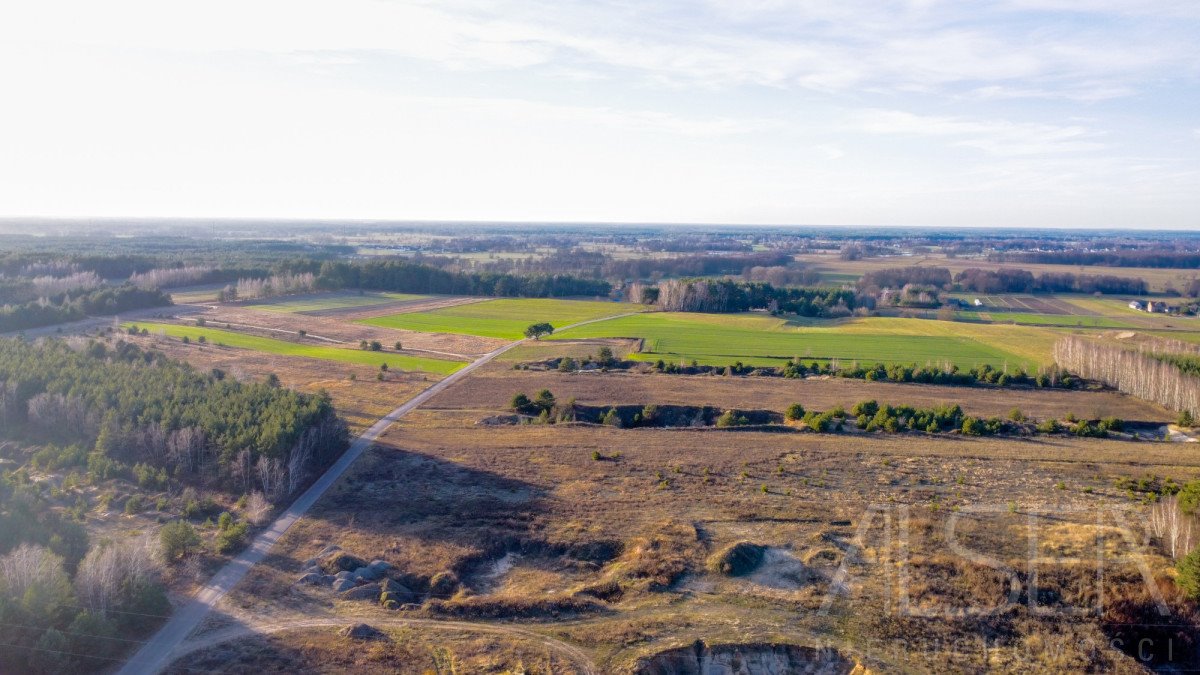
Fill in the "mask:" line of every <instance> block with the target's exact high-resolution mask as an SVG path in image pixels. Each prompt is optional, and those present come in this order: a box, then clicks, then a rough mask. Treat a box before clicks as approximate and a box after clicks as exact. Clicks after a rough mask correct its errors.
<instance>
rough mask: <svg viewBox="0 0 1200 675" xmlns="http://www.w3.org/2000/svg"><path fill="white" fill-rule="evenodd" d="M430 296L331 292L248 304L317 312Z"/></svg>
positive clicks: (251, 306)
mask: <svg viewBox="0 0 1200 675" xmlns="http://www.w3.org/2000/svg"><path fill="white" fill-rule="evenodd" d="M428 297H429V296H428V295H411V294H408V293H364V294H363V295H357V294H349V293H330V294H328V295H309V296H305V297H302V298H296V299H294V300H281V301H279V302H262V303H258V304H254V305H247V307H249V308H250V309H261V310H265V311H268V312H316V311H321V310H325V309H343V308H347V307H370V306H371V305H382V304H385V303H389V302H397V301H400V300H423V299H425V298H428Z"/></svg>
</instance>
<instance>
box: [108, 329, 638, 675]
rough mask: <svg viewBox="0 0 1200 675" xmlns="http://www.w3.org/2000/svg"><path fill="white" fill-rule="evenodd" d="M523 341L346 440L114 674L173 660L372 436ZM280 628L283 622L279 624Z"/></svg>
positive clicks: (149, 669) (137, 673)
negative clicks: (272, 519) (267, 523)
mask: <svg viewBox="0 0 1200 675" xmlns="http://www.w3.org/2000/svg"><path fill="white" fill-rule="evenodd" d="M635 313H636V312H631V313H626V314H620V315H617V316H610V317H604V318H601V319H592V320H590V321H582V322H580V323H577V324H572V325H570V326H566V327H564V328H561V329H559V330H566V329H567V328H574V327H576V326H583V325H587V324H591V323H598V322H600V321H608V320H610V319H616V318H619V317H622V316H630V315H631V314H635ZM525 342H527V340H518V341H516V342H513V343H510V344H507V345H504V346H503V347H500V348H499V349H495V350H493V351H491V352H488V353H487V354H484V355H483V356H481V357H480V358H478V359H476V360H475V361H473V362H471V364H470V365H468V366H466V367H465V368H463V369H462V370H459V371H457V372H455V373H454V374H452V375H450V376H449V377H447V378H445V379H444V380H441V381H439V382H436V383H434V384H433V385H432V386H430V387H429V388H427V389H425V390H424V391H422V392H421V393H420V394H417V395H416V396H414V397H413V398H411V399H409V400H408V401H407V402H405V403H404V404H403V405H401V406H400V407H398V408H396V409H395V410H393V411H391V412H390V413H388V414H387V415H386V416H384V417H383V418H382V419H380V420H379V421H378V422H376V423H375V424H373V425H372V426H371V428H369V429H367V430H366V431H365V432H363V434H362V435H361V436H359V437H358V438H356V439H355V440H354V442H353V443H351V444H350V448H349V449H347V450H346V452H345V453H344V454H342V456H341V457H340V458H339V459H338V460H337V461H336V462H334V464H333V466H331V467H329V469H328V470H326V471H325V473H324V474H322V475H321V477H320V478H318V479H317V480H316V482H314V483H313V484H312V485H311V486H310V487H309V488H308V489H307V490H305V491H304V493H303V494H302V495H300V496H299V497H298V498H297V499H296V501H295V502H293V503H292V505H291V506H290V507H288V509H287V510H286V511H284V512H283V514H281V515H280V516H279V517H278V518H277V519H276V520H275V522H273V523H271V525H270V526H269V527H268V528H267V529H265V530H263V531H262V532H260V533H259V534H258V536H256V537H255V538H254V541H253V542H252V543H251V544H250V546H249V547H247V548H246V549H245V550H243V551H242V552H241V553H239V554H238V555H237V556H236V557H234V558H233V560H230V561H229V562H228V563H226V564H225V566H224V567H222V568H221V569H220V571H218V572H217V573H216V575H214V576H213V578H212V579H210V580H209V582H208V583H207V584H205V585H204V587H203V588H201V589H200V590H199V591H197V592H196V594H195V595H193V596H192V597H191V598H190V599H189V600H188V601H187V602H186V603H184V604H183V605H182V606H181V607H178V608H177V609H176V610H175V612H174V614H172V616H171V618H170V619H169V620H168V621H167V623H166V624H164V625H163V627H162V628H160V629H159V630H158V632H157V633H155V634H154V636H153V637H151V638H150V640H149V641H147V642H146V643H145V644H144V645H142V647H141V648H140V649H139V650H138V651H137V653H135V654H134V655H133V657H131V658H130V659H129V661H127V662H126V663H125V665H124V666H123V667H122V668H121V670H119V671H118V675H143V674H149V673H157V672H159V671H160V670H162V669H163V668H164V667H165V666H166V665H167V664H168V663H170V661H171V659H173V658H175V654H176V651H177V650H178V648H179V647H180V646H181V645H182V644H183V642H184V640H186V639H187V637H188V635H190V634H191V633H192V631H193V630H195V629H196V627H197V626H199V625H200V622H201V621H203V620H204V617H206V616H208V613H209V612H210V611H212V609H213V607H215V606H216V604H217V602H218V601H219V600H220V599H221V598H223V597H224V596H225V594H227V593H228V592H229V591H230V590H232V589H233V587H234V586H236V585H237V583H238V582H239V581H241V580H242V578H243V577H245V576H246V573H247V572H249V571H250V568H251V567H253V566H254V565H256V564H258V563H259V562H261V561H262V560H263V558H265V557H266V555H267V553H268V552H269V551H270V550H271V547H273V546H274V545H275V542H277V541H279V538H280V537H282V536H283V534H284V533H285V532H287V530H288V528H290V527H291V526H292V525H293V524H295V522H296V521H297V520H299V519H300V518H301V517H303V516H304V514H305V513H307V512H308V510H309V509H310V508H312V505H313V504H315V503H316V501H317V500H318V499H320V498H321V495H323V494H325V491H326V490H328V489H329V488H330V487H331V486H332V485H333V484H334V482H336V481H337V479H338V478H340V477H341V476H342V474H343V473H345V471H346V469H348V468H349V467H350V465H351V464H353V463H354V461H355V460H356V459H358V457H359V456H360V455H362V453H363V451H365V450H366V449H367V448H369V447H371V445H372V444H373V443H374V442H375V439H377V438H379V436H380V435H381V434H383V432H384V431H386V430H387V428H388V427H390V426H391V425H392V424H393V423H394V422H396V421H397V420H399V419H400V418H401V417H403V416H405V415H407V414H408V413H409V412H411V411H413V410H415V409H416V408H418V407H420V406H421V405H422V404H424V403H425V402H426V401H428V400H429V399H431V398H433V397H434V396H437V395H438V394H439V393H440V392H442V391H444V390H445V389H447V388H449V387H451V386H453V385H454V384H455V383H457V382H458V381H459V380H462V379H463V378H465V377H467V376H469V375H470V374H471V373H472V372H473V371H474V370H475V369H476V368H479V367H481V366H483V365H484V364H486V363H488V362H490V361H491V360H492V359H494V358H496V357H497V356H500V355H501V354H503V353H504V352H507V351H508V350H510V349H512V348H514V347H516V346H518V345H521V344H524V343H525ZM264 625H266V624H264ZM293 625H295V624H293ZM286 627H287V626H284V628H286ZM281 629H282V628H281Z"/></svg>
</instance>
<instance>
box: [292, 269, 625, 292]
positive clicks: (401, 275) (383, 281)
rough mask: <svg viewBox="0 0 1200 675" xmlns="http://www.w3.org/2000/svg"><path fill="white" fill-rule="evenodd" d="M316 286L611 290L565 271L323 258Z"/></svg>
mask: <svg viewBox="0 0 1200 675" xmlns="http://www.w3.org/2000/svg"><path fill="white" fill-rule="evenodd" d="M316 285H317V286H318V287H320V288H361V289H370V290H377V291H394V292H400V293H437V294H446V295H483V296H495V297H523V298H553V297H566V296H575V295H578V296H601V295H608V293H609V292H610V291H611V290H612V286H611V285H610V284H609V283H608V282H607V281H602V280H596V279H581V278H579V277H574V276H570V275H566V274H546V275H535V276H518V275H514V274H494V273H477V272H453V271H448V270H443V269H438V268H436V267H433V266H430V265H422V264H417V263H413V262H409V261H406V260H373V261H369V262H364V263H350V262H336V261H326V262H325V263H323V264H322V265H321V267H320V272H319V273H318V275H317V279H316Z"/></svg>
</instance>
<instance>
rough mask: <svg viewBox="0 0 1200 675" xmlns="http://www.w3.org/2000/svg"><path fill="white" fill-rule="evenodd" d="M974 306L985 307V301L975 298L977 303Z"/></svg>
mask: <svg viewBox="0 0 1200 675" xmlns="http://www.w3.org/2000/svg"><path fill="white" fill-rule="evenodd" d="M972 304H974V305H975V306H976V307H983V301H982V300H980V299H979V298H975V302H974V303H972Z"/></svg>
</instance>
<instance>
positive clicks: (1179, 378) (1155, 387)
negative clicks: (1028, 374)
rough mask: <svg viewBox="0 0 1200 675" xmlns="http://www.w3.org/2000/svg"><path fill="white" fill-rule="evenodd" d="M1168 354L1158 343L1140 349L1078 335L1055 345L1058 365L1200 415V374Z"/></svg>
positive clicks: (1193, 416)
mask: <svg viewBox="0 0 1200 675" xmlns="http://www.w3.org/2000/svg"><path fill="white" fill-rule="evenodd" d="M1166 354H1170V352H1167V351H1164V350H1163V349H1162V345H1160V344H1156V343H1149V344H1147V345H1144V346H1143V347H1142V349H1141V350H1139V349H1132V348H1125V347H1123V346H1117V345H1112V344H1105V343H1103V342H1100V341H1097V340H1089V339H1087V338H1083V337H1079V336H1069V337H1065V338H1062V339H1061V340H1059V341H1058V342H1056V343H1055V344H1054V360H1055V362H1056V363H1058V365H1059V366H1061V367H1063V368H1065V369H1067V370H1070V371H1071V372H1073V373H1078V374H1079V375H1080V376H1082V377H1085V378H1087V379H1089V380H1095V381H1097V382H1101V383H1103V384H1105V385H1107V386H1110V387H1112V388H1114V389H1117V390H1119V391H1123V392H1125V393H1127V394H1131V395H1133V396H1137V397H1138V398H1143V399H1146V400H1148V401H1154V402H1155V403H1161V404H1162V405H1164V406H1166V407H1168V408H1171V409H1173V410H1178V411H1180V412H1183V413H1186V414H1187V415H1189V416H1190V417H1192V418H1196V417H1200V377H1197V376H1196V375H1194V374H1191V373H1189V372H1185V370H1183V369H1181V368H1180V367H1179V366H1178V365H1176V364H1175V363H1172V362H1171V360H1169V359H1165V358H1163V357H1164V355H1166Z"/></svg>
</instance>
